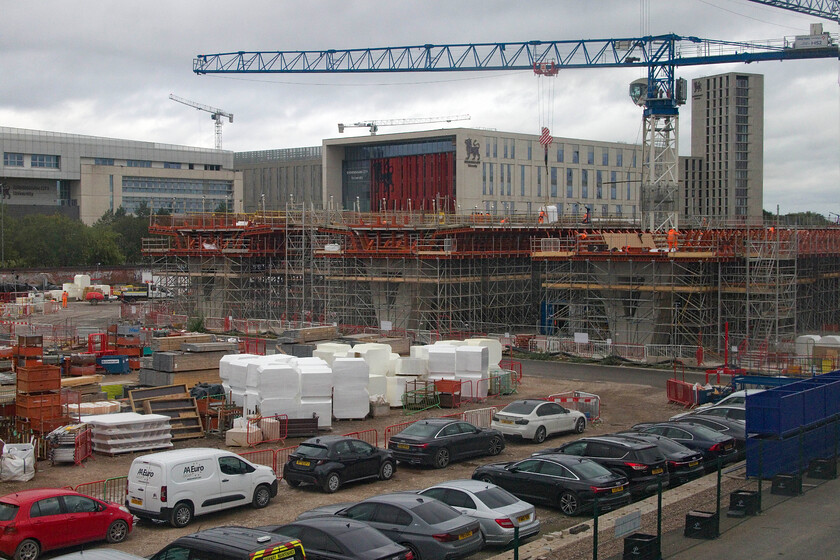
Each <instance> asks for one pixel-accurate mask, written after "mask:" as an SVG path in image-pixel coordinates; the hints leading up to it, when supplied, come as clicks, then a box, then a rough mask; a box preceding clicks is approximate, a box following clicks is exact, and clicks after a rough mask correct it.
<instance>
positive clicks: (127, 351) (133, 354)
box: [116, 325, 143, 371]
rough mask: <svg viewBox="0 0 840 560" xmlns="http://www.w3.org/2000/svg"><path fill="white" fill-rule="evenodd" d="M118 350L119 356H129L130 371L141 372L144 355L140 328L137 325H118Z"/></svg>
mask: <svg viewBox="0 0 840 560" xmlns="http://www.w3.org/2000/svg"><path fill="white" fill-rule="evenodd" d="M116 350H117V355H120V356H127V358H128V369H129V370H131V371H137V370H139V369H140V356H142V355H143V344H142V342H141V340H140V327H139V326H135V325H117V340H116Z"/></svg>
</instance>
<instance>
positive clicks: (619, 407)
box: [3, 364, 680, 558]
mask: <svg viewBox="0 0 840 560" xmlns="http://www.w3.org/2000/svg"><path fill="white" fill-rule="evenodd" d="M558 367H562V365H561V364H558ZM571 390H581V391H586V392H590V393H594V394H596V395H599V396H600V397H601V403H602V410H601V422H600V423H595V424H594V425H592V426H590V427H589V428H588V429H587V432H586V433H587V434H592V433H596V434H597V433H608V432H612V431H616V430H620V429H623V428H627V427H629V426H631V425H632V424H634V423H636V422H640V421H644V420H651V419H664V418H667V417H668V416H670V415H671V414H673V413H675V412H676V411H678V410H680V409H678V408H677V407H675V406H673V405H668V404H667V403H666V401H665V398H664V397H665V395H664V394H663V393H662V392H661V391H658V390H651V388H650V387H645V386H639V385H627V384H610V383H597V382H596V383H585V384H580V383H572V382H564V381H552V380H549V379H545V378H538V377H528V375H527V372H524V373H523V383H522V385H521V387H520V388H519V390H518V393H517V394H515V395H510V396H506V397H502V398H493V399H489V400H488V402H487V403H484V404H474V405H472V404H471V405H469V406H467V405H465V406H464V407H462V408H461V409H439V410H438V409H435V410H429V411H424V412H422V413H419V414H414V415H411V416H404V415H403V414H402V410H401V409H392V410H391V414H390V415H389V416H387V417H384V418H376V419H367V420H365V421H335V422H334V423H333V427H332V431H331V433H334V434H344V433H348V432H354V431H361V430H369V429H375V430H377V432H378V436H379V442H380V445H384V442H383V441H382V439H383V436H384V432H385V428H386V427H387V426H389V425H392V424H397V423H401V422H404V421H408V420H415V419H418V418H423V417H431V416H439V415H444V414H451V413H454V412H458V411H459V410H465V409H467V408H482V407H485V406H496V407H499V408H501V407H503V406H504V405H505V404H506V403H507V402H510V401H511V400H515V399H516V398H522V397H545V396H547V395H549V394H552V393H558V392H563V391H571ZM575 437H576V436H575V435H574V434H569V435H564V436H555V437H552V438H549V439H548V440H546V442H545V444H543V445H545V446H549V445H550V446H556V445H559V444H560V443H562V442H565V441H569V440H572V439H575ZM300 441H301V439H288V440H286V442H285V445H282V446H281V445H276V444H262V445H260V446H257V447H256V449H276V448H278V447H285V446H292V445H296V444H297V443H299V442H300ZM176 447H178V448H181V447H218V448H226V447H225V445H224V440H223V438H221V437H219V436H213V435H210V436H207V437H205V438H199V439H192V440H185V441H181V442H176ZM538 448H539V446H537V445H534V444H532V443H530V442H523V441H521V440H508V441H507V445H506V448H505V450H504V451H503V452H502V453H501V455H499V456H498V457H497V458H490V457H481V458H477V459H473V460H470V461H465V462H460V463H453V464H452V465H450V466H449V467H447V468H446V469H442V470H436V469H431V468H421V467H410V466H405V465H402V464H401V465H399V467H398V469H397V472H396V474H395V476H394V478H393V479H391V480H390V481H386V482H380V481H371V482H360V483H354V484H350V485H348V486H346V487H343V488H341V489H340V490H339V491H338V492H337V493H335V494H325V493H323V492H322V491H321V490H320V489H318V488H315V487H313V486H306V485H305V486H302V487H299V488H290V487H289V486H288V485H286V484H284V483H282V482H281V484H280V490H279V493H278V495H277V497H276V498H274V499H273V500H272V501H271V504H270V505H269V506H268V507H266V508H265V509H262V510H254V509H252V508H251V507H241V508H237V509H234V510H228V511H226V512H220V513H216V514H210V515H206V516H202V517H197V518H196V519H195V520H194V522H193V523H192V524H191V525H190V526H188V527H187V528H184V529H174V528H172V527H169V526H168V525H164V524H158V523H151V522H147V521H141V522H140V523H138V524H137V525H136V526H135V529H134V531H133V533H132V534H131V535H130V536H129V538H128V539H127V540H126V542H124V543H122V544H119V545H115V546H114V548H118V549H120V550H124V551H126V552H131V553H134V554H138V555H141V556H146V555H149V554H152V553H154V552H156V551H158V550H160V549H161V548H163V546H165V545H166V544H168V543H169V542H171V541H172V540H173V539H175V538H177V537H178V536H180V535H182V534H187V533H190V532H193V531H196V530H199V529H203V528H209V527H214V526H219V525H244V526H259V525H266V524H274V523H286V522H289V521H292V520H294V518H295V517H296V516H297V515H298V514H300V513H302V512H303V511H306V510H308V509H311V508H314V507H317V506H320V505H323V504H328V503H334V502H353V501H357V500H361V499H364V498H366V497H369V496H373V495H376V494H380V493H384V492H392V491H398V490H409V489H422V488H425V487H427V486H430V485H432V484H434V483H437V482H440V481H444V480H451V479H456V478H470V476H472V473H473V471H474V470H475V468H476V467H477V466H479V465H481V464H484V463H488V462H496V461H512V460H517V459H520V458H523V457H526V456H528V455H530V454H531V453H532V452H534V451H535V450H536V449H538ZM229 449H231V450H232V451H239V452H241V451H246V450H247V449H243V448H229ZM140 454H141V453H131V454H125V455H119V456H115V457H109V456H105V455H99V454H94V456H93V457H91V458H90V459H88V460H87V461H85V463H84V464H83V465H81V466H72V465H71V466H68V465H57V466H51V465H50V464H49V463H48V462H40V463H39V464H38V470H37V474H36V476H35V478H34V479H33V480H32V481H30V482H27V483H5V484H3V487H4V488H3V489H4V493H10V492H13V491H15V490H18V489H22V488H31V487H51V486H68V485H70V486H76V485H77V484H81V483H85V482H93V481H97V480H103V479H106V478H109V477H115V476H124V475H125V474H127V472H128V468H129V466H130V464H131V461H132V460H133V459H134V457H136V456H138V455H140ZM538 516H539V517H540V519H541V520H542V523H543V530H542V532H543V534H545V533H548V532H551V531H555V530H559V529H563V528H565V527H569V526H571V525H573V524H575V523H577V522H579V520H578V521H574V520H569V519H567V518H566V517H565V516H564V515H562V514H561V513H560V512H559V511H557V510H552V509H548V508H542V507H540V508H538ZM102 546H104V543H103V545H102ZM491 552H492V549H491ZM489 555H490V554H489V553H484V554H482V556H489ZM45 557H47V558H48V557H49V555H47V556H45Z"/></svg>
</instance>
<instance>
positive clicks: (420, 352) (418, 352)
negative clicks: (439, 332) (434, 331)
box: [408, 345, 431, 361]
mask: <svg viewBox="0 0 840 560" xmlns="http://www.w3.org/2000/svg"><path fill="white" fill-rule="evenodd" d="M430 347H431V346H430V345H424V346H412V347H410V348H409V349H408V355H409V356H411V357H412V358H419V359H421V360H427V361H428V359H429V348H430Z"/></svg>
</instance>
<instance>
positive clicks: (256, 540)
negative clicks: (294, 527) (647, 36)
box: [149, 527, 306, 560]
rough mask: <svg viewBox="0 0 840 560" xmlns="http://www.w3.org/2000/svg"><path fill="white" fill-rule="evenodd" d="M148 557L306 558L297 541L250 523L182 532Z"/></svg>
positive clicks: (176, 559) (181, 559) (180, 559)
mask: <svg viewBox="0 0 840 560" xmlns="http://www.w3.org/2000/svg"><path fill="white" fill-rule="evenodd" d="M149 558H150V560H185V559H187V558H189V559H191V560H192V559H196V560H198V559H205V558H212V559H213V560H256V559H271V558H277V559H281V558H282V559H283V560H306V554H305V553H304V549H303V546H302V545H301V543H300V541H299V540H297V539H293V538H290V537H287V536H285V535H277V534H274V533H269V532H266V531H261V530H259V529H251V528H250V527H214V528H212V529H205V530H204V531H199V532H197V533H192V534H191V535H184V536H183V537H179V538H177V539H175V540H174V541H172V542H171V543H170V544H168V545H167V546H166V547H165V548H163V550H160V551H159V552H158V553H157V554H154V555H153V556H150V557H149Z"/></svg>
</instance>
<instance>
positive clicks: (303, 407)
mask: <svg viewBox="0 0 840 560" xmlns="http://www.w3.org/2000/svg"><path fill="white" fill-rule="evenodd" d="M312 414H316V415H317V416H318V428H320V429H327V428H331V427H332V418H333V414H332V399H303V398H302V399H300V417H301V418H311V417H312Z"/></svg>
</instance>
